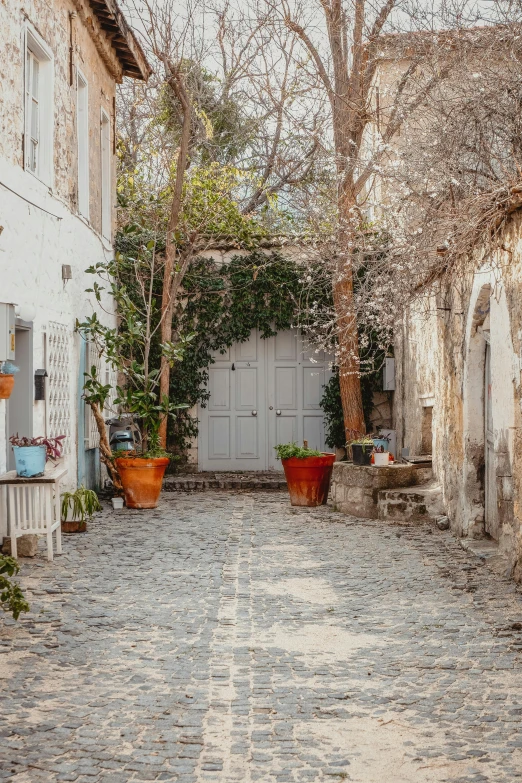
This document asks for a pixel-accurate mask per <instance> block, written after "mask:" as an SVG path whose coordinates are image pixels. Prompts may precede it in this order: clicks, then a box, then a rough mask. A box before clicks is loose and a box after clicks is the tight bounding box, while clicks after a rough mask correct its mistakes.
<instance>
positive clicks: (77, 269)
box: [0, 159, 112, 486]
mask: <svg viewBox="0 0 522 783" xmlns="http://www.w3.org/2000/svg"><path fill="white" fill-rule="evenodd" d="M7 188H9V189H10V190H8V189H7ZM13 191H14V192H13ZM28 202H32V204H34V205H37V206H33V205H32V204H30V203H28ZM44 210H46V211H44ZM47 213H51V214H47ZM0 225H2V226H3V231H2V233H1V234H0V301H2V302H13V303H17V304H20V305H30V306H33V307H34V308H35V310H36V315H35V318H34V322H33V367H34V369H40V368H45V367H46V365H45V358H44V333H45V330H46V326H47V324H48V323H49V322H50V321H56V322H58V323H62V324H64V325H66V326H67V328H68V329H69V330H70V334H71V335H72V351H71V355H70V364H69V386H70V415H71V421H72V426H71V431H72V442H71V443H70V444H69V446H70V455H69V456H68V457H67V459H66V464H67V467H68V471H69V472H68V476H67V482H66V483H67V485H68V486H76V475H77V459H76V455H77V437H76V432H77V422H78V413H79V410H78V374H79V368H78V361H79V339H80V338H79V336H78V335H75V334H73V333H74V326H75V322H76V319H82V318H83V317H84V316H86V315H89V314H91V313H92V312H93V309H94V307H93V302H92V296H91V297H90V296H89V295H88V294H86V293H85V289H86V288H88V287H91V286H92V282H93V276H92V275H86V274H85V271H84V270H85V269H86V268H87V267H88V266H91V265H92V264H95V263H97V262H99V261H102V260H104V259H105V258H110V256H111V254H112V249H111V246H110V245H109V244H108V243H107V242H106V241H105V240H102V239H101V238H100V237H99V235H98V234H96V233H95V232H94V230H93V229H92V228H91V227H90V226H89V225H87V224H86V222H85V221H84V220H83V219H82V218H80V217H78V216H77V215H75V214H74V213H72V212H71V211H70V210H69V209H68V207H67V206H66V205H65V204H64V203H62V202H61V201H60V200H59V199H58V198H56V197H54V196H52V195H50V193H49V190H48V189H47V188H45V187H44V186H43V185H42V183H40V182H39V181H38V180H36V179H35V177H33V176H32V175H31V174H30V173H28V172H26V171H24V170H23V169H22V168H21V167H20V166H13V165H12V164H10V163H8V162H6V161H5V160H2V159H0ZM62 264H69V265H70V266H71V268H72V280H70V281H68V282H67V283H66V284H65V285H64V283H63V281H62ZM105 304H106V308H107V309H108V310H109V311H110V309H111V308H110V302H109V301H108V300H107V301H106V303H105ZM102 315H103V314H102ZM103 317H104V318H106V319H108V320H109V321H110V320H112V318H111V316H110V315H103ZM15 363H16V360H15ZM15 383H16V381H15ZM13 394H16V385H15V390H14V392H13ZM5 413H6V404H5V402H3V401H0V473H2V472H5V469H6V454H7V448H8V444H7V438H8V437H9V435H10V434H11V433H8V432H6V423H5V418H6V416H5ZM33 417H34V423H33V434H34V435H43V434H45V419H46V411H45V403H44V402H35V403H34V405H33ZM20 434H22V433H20Z"/></svg>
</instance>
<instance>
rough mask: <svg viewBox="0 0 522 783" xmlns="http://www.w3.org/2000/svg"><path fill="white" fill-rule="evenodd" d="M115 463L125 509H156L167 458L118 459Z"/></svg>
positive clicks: (167, 461) (167, 462)
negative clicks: (123, 494) (123, 495)
mask: <svg viewBox="0 0 522 783" xmlns="http://www.w3.org/2000/svg"><path fill="white" fill-rule="evenodd" d="M115 462H116V467H117V468H118V473H119V474H120V478H121V483H122V486H123V491H124V493H125V505H126V506H127V508H156V506H157V505H158V501H159V496H160V492H161V485H162V483H163V475H164V473H165V470H166V468H167V465H168V464H169V462H170V460H169V459H168V457H156V458H155V459H146V458H144V457H118V459H116V460H115Z"/></svg>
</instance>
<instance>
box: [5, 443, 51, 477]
mask: <svg viewBox="0 0 522 783" xmlns="http://www.w3.org/2000/svg"><path fill="white" fill-rule="evenodd" d="M13 452H14V458H15V465H16V474H17V475H18V476H23V478H33V477H34V476H41V475H42V474H43V472H44V470H45V461H46V458H47V449H46V448H45V446H13Z"/></svg>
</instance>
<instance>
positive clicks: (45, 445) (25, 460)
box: [9, 433, 65, 478]
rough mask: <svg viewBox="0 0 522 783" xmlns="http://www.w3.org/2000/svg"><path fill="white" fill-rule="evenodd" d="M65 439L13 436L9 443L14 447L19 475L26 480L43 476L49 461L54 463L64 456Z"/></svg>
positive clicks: (58, 437) (63, 436) (60, 436)
mask: <svg viewBox="0 0 522 783" xmlns="http://www.w3.org/2000/svg"><path fill="white" fill-rule="evenodd" d="M64 438H65V435H58V436H57V437H56V438H44V437H43V436H38V437H37V438H28V437H20V436H19V435H18V433H17V434H16V435H11V437H10V438H9V443H10V444H11V446H12V447H13V453H14V458H15V466H16V473H17V475H18V476H23V477H24V478H34V477H35V476H41V475H42V474H43V472H44V470H45V463H46V462H47V460H48V459H50V460H52V461H53V462H54V461H56V460H57V459H59V458H60V457H61V456H62V449H63V443H62V441H63V439H64Z"/></svg>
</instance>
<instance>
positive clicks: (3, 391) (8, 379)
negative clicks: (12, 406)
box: [0, 373, 14, 400]
mask: <svg viewBox="0 0 522 783" xmlns="http://www.w3.org/2000/svg"><path fill="white" fill-rule="evenodd" d="M13 386H14V375H4V374H3V373H0V400H8V399H9V397H10V396H11V392H12V391H13Z"/></svg>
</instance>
